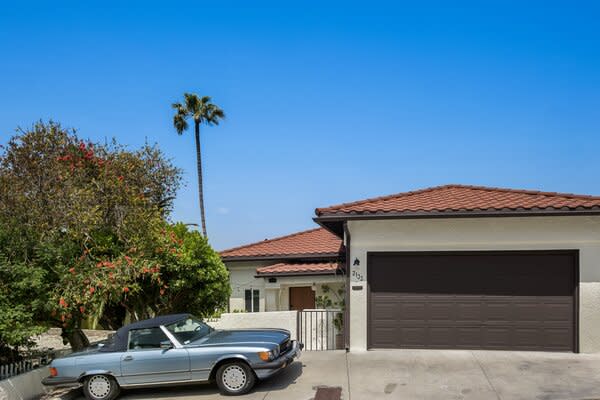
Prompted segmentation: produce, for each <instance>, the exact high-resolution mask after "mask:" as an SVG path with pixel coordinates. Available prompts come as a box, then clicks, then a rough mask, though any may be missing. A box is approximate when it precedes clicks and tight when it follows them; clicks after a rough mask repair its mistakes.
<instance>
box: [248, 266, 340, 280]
mask: <svg viewBox="0 0 600 400" xmlns="http://www.w3.org/2000/svg"><path fill="white" fill-rule="evenodd" d="M340 274H342V271H341V269H340V268H338V269H336V270H335V271H310V272H265V273H262V274H258V273H257V274H256V275H254V277H255V278H271V277H278V276H310V275H320V276H321V275H340Z"/></svg>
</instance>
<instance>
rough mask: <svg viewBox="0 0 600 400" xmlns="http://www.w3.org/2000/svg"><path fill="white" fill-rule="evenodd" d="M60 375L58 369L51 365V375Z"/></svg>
mask: <svg viewBox="0 0 600 400" xmlns="http://www.w3.org/2000/svg"><path fill="white" fill-rule="evenodd" d="M56 375H58V371H57V370H56V368H54V367H50V376H56Z"/></svg>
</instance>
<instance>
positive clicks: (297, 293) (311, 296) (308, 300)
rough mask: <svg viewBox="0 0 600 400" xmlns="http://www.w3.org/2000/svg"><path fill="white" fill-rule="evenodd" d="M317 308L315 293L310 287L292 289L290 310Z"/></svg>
mask: <svg viewBox="0 0 600 400" xmlns="http://www.w3.org/2000/svg"><path fill="white" fill-rule="evenodd" d="M311 308H315V292H314V291H313V290H312V288H311V287H310V286H301V287H291V288H290V310H297V311H302V310H305V309H311Z"/></svg>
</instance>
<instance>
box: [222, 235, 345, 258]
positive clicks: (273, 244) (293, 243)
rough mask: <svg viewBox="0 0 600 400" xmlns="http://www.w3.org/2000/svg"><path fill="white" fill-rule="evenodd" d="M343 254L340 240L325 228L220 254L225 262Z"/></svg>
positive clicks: (236, 248) (224, 251)
mask: <svg viewBox="0 0 600 400" xmlns="http://www.w3.org/2000/svg"><path fill="white" fill-rule="evenodd" d="M341 252H342V240H341V239H340V238H338V237H337V236H335V235H334V234H332V233H331V232H329V231H327V230H325V229H323V228H316V229H311V230H309V231H303V232H298V233H294V234H291V235H287V236H282V237H278V238H274V239H269V240H267V239H265V240H264V241H262V242H257V243H252V244H247V245H245V246H240V247H235V248H233V249H228V250H223V251H221V253H220V254H221V257H222V258H223V259H224V260H235V259H245V258H277V257H280V256H284V257H290V256H300V257H301V256H315V257H316V256H336V255H338V254H340V253H341Z"/></svg>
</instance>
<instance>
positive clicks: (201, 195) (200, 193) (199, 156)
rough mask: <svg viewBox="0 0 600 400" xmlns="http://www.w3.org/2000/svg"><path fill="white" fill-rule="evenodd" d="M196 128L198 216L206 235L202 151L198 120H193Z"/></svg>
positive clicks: (203, 233) (203, 232)
mask: <svg viewBox="0 0 600 400" xmlns="http://www.w3.org/2000/svg"><path fill="white" fill-rule="evenodd" d="M194 125H195V128H196V132H195V133H196V165H197V167H198V197H199V200H200V218H201V220H202V235H203V236H204V237H206V217H205V216H204V191H203V190H202V187H203V184H202V153H201V151H200V121H194Z"/></svg>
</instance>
